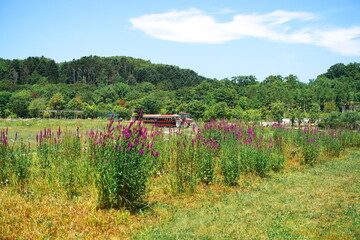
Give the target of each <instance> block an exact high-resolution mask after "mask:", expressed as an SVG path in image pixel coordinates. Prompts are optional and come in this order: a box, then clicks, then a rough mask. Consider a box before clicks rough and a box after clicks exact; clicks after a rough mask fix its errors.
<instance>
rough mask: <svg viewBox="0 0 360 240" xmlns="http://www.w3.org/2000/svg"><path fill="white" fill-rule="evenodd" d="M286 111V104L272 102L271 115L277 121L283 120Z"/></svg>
mask: <svg viewBox="0 0 360 240" xmlns="http://www.w3.org/2000/svg"><path fill="white" fill-rule="evenodd" d="M284 113H285V104H284V103H282V102H275V103H272V104H271V115H272V117H273V119H274V120H275V121H277V122H282V119H283V117H284Z"/></svg>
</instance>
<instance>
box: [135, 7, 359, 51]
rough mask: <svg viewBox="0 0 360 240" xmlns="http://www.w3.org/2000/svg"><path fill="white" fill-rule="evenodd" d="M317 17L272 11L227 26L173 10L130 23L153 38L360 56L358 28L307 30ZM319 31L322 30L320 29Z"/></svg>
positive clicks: (239, 16)
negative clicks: (281, 45) (249, 41)
mask: <svg viewBox="0 0 360 240" xmlns="http://www.w3.org/2000/svg"><path fill="white" fill-rule="evenodd" d="M317 18H318V16H317V15H315V14H312V13H309V12H289V11H281V10H278V11H274V12H271V13H268V14H263V15H259V14H237V15H234V16H233V18H232V20H231V21H229V22H225V23H224V22H218V21H216V19H215V18H214V17H212V16H211V15H209V14H206V13H204V12H203V11H200V10H198V9H194V8H192V9H189V10H185V11H177V10H172V11H169V12H166V13H160V14H150V15H143V16H140V17H137V18H132V19H130V21H131V23H132V25H133V27H134V28H135V29H138V30H141V31H143V32H145V33H146V34H148V35H149V36H152V37H154V38H158V39H162V40H168V41H175V42H184V43H210V44H219V43H225V42H228V41H232V40H237V39H242V38H247V37H257V38H264V39H267V40H271V41H279V42H285V43H303V44H312V45H317V46H322V47H326V48H328V49H330V50H331V51H333V52H337V53H340V54H342V55H353V56H360V39H359V37H360V26H357V27H351V28H337V29H330V30H322V29H321V28H319V26H318V28H314V27H307V25H306V23H309V22H310V23H311V21H314V20H315V19H317ZM320 27H321V26H320Z"/></svg>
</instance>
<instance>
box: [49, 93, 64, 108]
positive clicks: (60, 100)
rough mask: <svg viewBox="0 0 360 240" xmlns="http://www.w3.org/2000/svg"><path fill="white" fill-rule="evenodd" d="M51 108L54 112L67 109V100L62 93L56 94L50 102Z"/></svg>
mask: <svg viewBox="0 0 360 240" xmlns="http://www.w3.org/2000/svg"><path fill="white" fill-rule="evenodd" d="M49 107H50V108H51V109H53V110H62V109H64V107H65V100H64V97H63V95H62V94H61V93H55V94H54V95H53V96H52V97H51V98H50V101H49Z"/></svg>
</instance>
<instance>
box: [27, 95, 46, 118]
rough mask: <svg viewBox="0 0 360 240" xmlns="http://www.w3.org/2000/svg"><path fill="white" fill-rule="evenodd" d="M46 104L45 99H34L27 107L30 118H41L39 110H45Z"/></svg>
mask: <svg viewBox="0 0 360 240" xmlns="http://www.w3.org/2000/svg"><path fill="white" fill-rule="evenodd" d="M46 104H47V101H46V99H45V98H35V99H34V100H32V101H31V102H30V104H29V107H28V110H29V115H30V117H39V116H41V113H40V112H39V110H45V109H46Z"/></svg>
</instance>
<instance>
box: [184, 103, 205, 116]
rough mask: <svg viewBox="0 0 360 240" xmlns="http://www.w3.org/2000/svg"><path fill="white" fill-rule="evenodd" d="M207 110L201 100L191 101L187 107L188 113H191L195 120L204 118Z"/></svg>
mask: <svg viewBox="0 0 360 240" xmlns="http://www.w3.org/2000/svg"><path fill="white" fill-rule="evenodd" d="M205 110H206V106H205V104H204V103H203V102H201V101H199V100H193V101H190V102H189V104H188V105H187V112H189V113H191V116H192V118H194V119H200V118H203V117H204V113H205Z"/></svg>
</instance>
